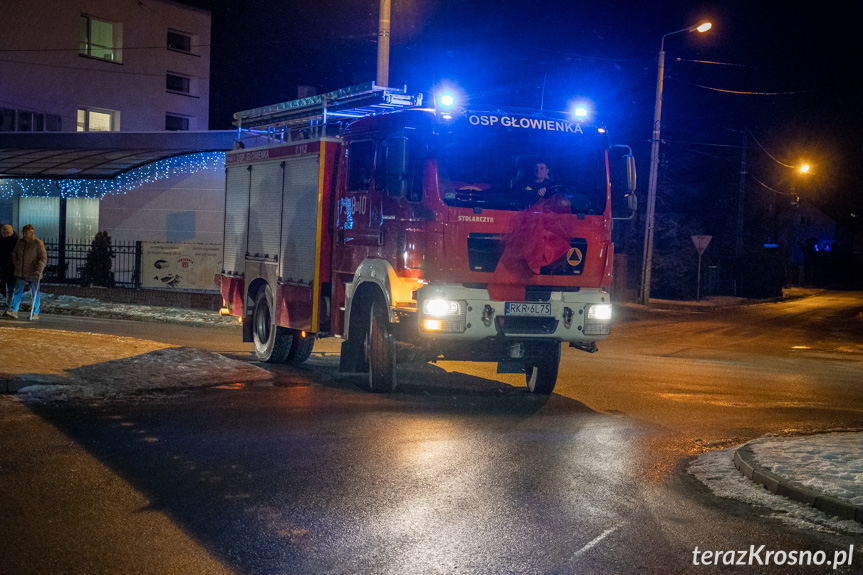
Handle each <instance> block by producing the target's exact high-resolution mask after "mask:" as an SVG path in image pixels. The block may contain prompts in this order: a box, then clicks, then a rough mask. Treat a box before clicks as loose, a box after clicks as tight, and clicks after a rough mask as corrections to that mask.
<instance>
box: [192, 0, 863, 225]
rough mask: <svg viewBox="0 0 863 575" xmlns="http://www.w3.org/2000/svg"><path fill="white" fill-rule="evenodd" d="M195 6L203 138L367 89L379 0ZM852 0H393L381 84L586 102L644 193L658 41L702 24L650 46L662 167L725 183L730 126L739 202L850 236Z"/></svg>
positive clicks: (861, 75) (858, 203)
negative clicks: (311, 95)
mask: <svg viewBox="0 0 863 575" xmlns="http://www.w3.org/2000/svg"><path fill="white" fill-rule="evenodd" d="M195 3H197V4H198V5H203V6H207V7H209V8H211V9H212V11H213V26H212V37H213V38H212V48H211V57H212V73H211V96H210V98H211V120H210V121H211V126H210V127H211V128H213V129H227V128H230V127H231V120H232V118H231V116H232V114H233V113H234V112H236V111H239V110H243V109H248V108H252V107H256V106H262V105H267V104H273V103H276V102H282V101H286V100H291V99H294V98H295V97H296V94H297V86H298V85H310V86H313V87H314V88H315V89H316V90H317V91H318V93H322V92H326V91H329V90H333V89H337V88H342V87H346V86H350V85H355V84H359V83H363V82H367V81H370V80H373V79H374V78H375V74H376V62H377V60H376V37H377V27H378V5H379V2H378V0H350V1H345V0H317V1H315V2H308V1H306V2H294V1H291V0H247V1H245V2H234V1H228V0H225V1H213V2H205V1H203V0H201V1H199V2H195ZM861 4H863V2H859V1H856V2H822V3H817V4H812V3H810V4H809V5H807V6H806V8H805V9H804V8H800V7H797V6H794V5H793V4H789V3H778V2H765V1H759V0H750V1H738V0H732V1H722V2H704V3H698V2H680V1H676V2H649V3H648V2H607V1H593V2H580V1H550V0H535V1H532V2H524V1H519V2H514V1H511V0H497V1H495V2H488V1H484V2H480V1H476V0H392V40H391V56H390V82H389V84H390V86H403V85H407V87H408V90H409V91H411V92H423V93H425V94H426V95H427V98H428V95H429V94H430V92H431V91H432V89H433V87H434V86H437V85H440V84H441V83H443V82H445V81H450V82H453V83H455V84H457V85H458V86H459V87H460V88H461V89H462V90H463V91H464V94H465V95H466V96H467V98H468V99H469V105H471V106H486V105H493V104H496V105H502V106H520V107H534V108H538V107H540V105H542V106H543V107H545V108H546V109H556V110H562V109H565V108H566V107H567V103H568V102H569V101H570V100H572V99H574V98H579V99H582V100H587V101H589V102H590V103H591V105H592V107H593V108H594V110H595V113H596V118H597V120H598V121H600V122H602V123H604V124H605V125H606V126H608V128H609V130H610V133H611V135H612V138H613V140H614V142H615V143H625V144H629V145H630V146H632V147H633V149H634V151H635V153H636V157H637V158H638V164H639V175H640V182H639V187H640V190H641V195H642V197H645V196H646V188H647V173H648V167H649V139H650V137H651V128H652V119H653V107H654V96H655V88H656V55H657V53H658V51H659V45H660V40H661V38H662V36H663V34H665V33H668V32H673V31H676V30H679V29H681V28H684V27H687V26H689V25H694V24H698V23H701V22H703V21H705V20H709V21H711V22H712V23H713V29H712V30H711V31H709V32H707V33H706V34H698V33H681V34H677V35H673V36H670V37H668V38H667V39H666V43H665V50H666V77H665V90H664V99H663V116H662V120H663V121H662V138H663V140H664V141H665V142H666V145H665V146H663V151H664V156H663V158H664V159H663V162H664V163H663V167H662V170H663V171H666V170H671V172H672V173H674V170H675V168H677V167H681V168H684V167H685V168H686V169H682V170H681V172H685V173H687V174H688V177H694V178H699V177H701V179H702V180H704V179H711V178H715V177H716V174H721V175H722V177H724V178H725V179H727V181H728V182H729V183H730V182H732V181H735V180H736V179H737V178H738V175H737V173H738V172H739V169H740V158H741V149H740V146H741V142H742V140H743V135H742V131H743V130H744V128H746V129H747V130H748V131H749V132H750V133H751V135H752V138H750V139H748V147H749V148H748V154H747V158H748V170H749V172H750V174H751V176H752V178H751V179H750V183H749V184H748V186H749V188H750V192H749V193H751V194H753V195H758V194H767V195H769V194H777V193H780V194H787V193H788V192H789V191H790V190H792V189H793V190H794V191H796V192H797V193H799V194H800V196H801V197H804V196H805V197H806V198H807V199H809V200H811V201H812V202H813V203H815V204H816V205H819V207H822V209H824V210H825V211H828V212H829V213H830V215H831V216H833V217H834V218H838V219H840V220H842V221H847V222H848V223H851V224H852V225H853V224H854V223H855V222H856V224H857V226H860V221H861V220H863V198H861V196H863V193H861V192H860V187H861V186H860V182H861V181H863V168H861V166H863V161H861V160H863V158H861V155H863V145H861V144H863V135H861V128H863V122H861V113H860V103H859V102H860V100H861V97H860V96H861V89H863V66H861V63H860V57H861V55H863V49H861V48H863V42H861V39H860V38H861V35H860V34H859V32H858V31H857V30H855V29H854V26H855V17H856V14H857V10H859V8H860V6H861ZM427 101H429V100H428V99H427ZM802 162H808V163H809V164H810V165H811V166H812V171H811V173H810V174H808V175H807V176H805V179H804V180H799V179H798V178H799V177H800V176H798V175H796V174H795V171H794V170H793V169H792V168H791V167H787V166H796V165H799V164H800V163H802ZM756 180H757V182H756ZM762 184H763V185H762ZM729 185H730V184H729ZM726 187H727V186H726ZM726 192H727V190H726V189H724V188H723V189H722V190H721V191H720V190H717V192H716V193H726ZM706 193H708V194H709V193H710V192H706ZM852 212H853V213H855V214H857V216H858V217H857V218H854V217H852V216H851V215H850V214H851V213H852Z"/></svg>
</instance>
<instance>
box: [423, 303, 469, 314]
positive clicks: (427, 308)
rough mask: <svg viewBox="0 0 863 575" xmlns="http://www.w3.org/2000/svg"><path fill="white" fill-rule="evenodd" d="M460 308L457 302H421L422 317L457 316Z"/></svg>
mask: <svg viewBox="0 0 863 575" xmlns="http://www.w3.org/2000/svg"><path fill="white" fill-rule="evenodd" d="M460 307H461V306H459V302H457V301H450V300H445V299H427V300H424V301H423V315H433V316H443V315H458V313H459V308H460Z"/></svg>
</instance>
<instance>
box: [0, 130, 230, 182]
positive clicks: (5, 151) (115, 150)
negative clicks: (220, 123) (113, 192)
mask: <svg viewBox="0 0 863 575" xmlns="http://www.w3.org/2000/svg"><path fill="white" fill-rule="evenodd" d="M235 137H236V132H234V131H209V132H29V133H28V132H23V133H22V132H5V133H3V132H0V178H28V179H31V178H32V179H42V178H44V179H51V180H62V179H75V180H87V179H91V180H104V179H113V178H116V177H118V176H120V175H121V174H124V173H126V172H129V171H132V170H135V169H137V168H141V167H143V166H146V165H148V164H153V163H156V162H159V161H162V160H167V159H169V158H174V157H178V156H187V155H189V154H200V153H206V152H223V151H227V150H230V149H231V148H232V147H233V143H234V139H235Z"/></svg>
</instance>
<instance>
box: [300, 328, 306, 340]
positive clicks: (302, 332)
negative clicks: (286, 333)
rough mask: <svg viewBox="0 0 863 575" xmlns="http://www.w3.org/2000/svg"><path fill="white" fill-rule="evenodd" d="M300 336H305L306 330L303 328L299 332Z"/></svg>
mask: <svg viewBox="0 0 863 575" xmlns="http://www.w3.org/2000/svg"><path fill="white" fill-rule="evenodd" d="M300 337H303V338H304V337H306V330H303V331H301V332H300Z"/></svg>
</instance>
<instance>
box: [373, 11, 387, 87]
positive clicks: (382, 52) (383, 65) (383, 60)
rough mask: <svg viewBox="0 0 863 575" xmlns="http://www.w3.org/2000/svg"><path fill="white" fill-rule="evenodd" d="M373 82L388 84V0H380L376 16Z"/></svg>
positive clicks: (380, 84)
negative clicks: (375, 69) (375, 57)
mask: <svg viewBox="0 0 863 575" xmlns="http://www.w3.org/2000/svg"><path fill="white" fill-rule="evenodd" d="M375 84H377V85H378V86H382V87H387V86H389V85H390V0H381V7H380V14H379V16H378V73H377V79H376V80H375Z"/></svg>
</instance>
